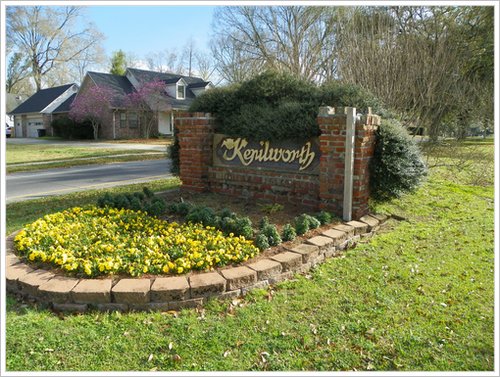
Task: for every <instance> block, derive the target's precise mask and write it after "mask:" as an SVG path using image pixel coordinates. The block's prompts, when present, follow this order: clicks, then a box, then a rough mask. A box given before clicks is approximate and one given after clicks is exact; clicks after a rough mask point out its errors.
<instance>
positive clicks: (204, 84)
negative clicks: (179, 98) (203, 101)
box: [188, 81, 210, 88]
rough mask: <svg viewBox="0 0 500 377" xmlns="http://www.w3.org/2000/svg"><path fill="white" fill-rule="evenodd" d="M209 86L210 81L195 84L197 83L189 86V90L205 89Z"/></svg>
mask: <svg viewBox="0 0 500 377" xmlns="http://www.w3.org/2000/svg"><path fill="white" fill-rule="evenodd" d="M209 84H210V82H209V81H200V82H195V83H192V84H189V85H188V88H204V87H206V86H207V85H209Z"/></svg>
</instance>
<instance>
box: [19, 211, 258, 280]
mask: <svg viewBox="0 0 500 377" xmlns="http://www.w3.org/2000/svg"><path fill="white" fill-rule="evenodd" d="M141 240H142V241H141ZM14 242H15V245H16V249H17V251H18V252H19V253H20V254H21V255H22V256H24V257H26V258H27V259H28V260H30V261H33V262H40V263H45V264H48V265H50V266H52V267H57V268H60V269H62V270H63V271H67V272H70V273H74V274H78V275H84V276H89V277H95V276H99V275H110V274H126V275H131V276H139V275H142V274H144V273H152V274H163V273H174V274H181V273H186V272H189V271H190V270H210V269H213V268H214V267H218V266H224V265H227V264H229V263H234V262H242V261H246V260H248V259H250V258H253V257H254V256H255V255H256V254H257V253H258V249H257V248H256V247H255V246H254V245H253V244H252V242H251V241H248V240H246V239H245V238H244V237H227V236H226V237H225V236H223V235H222V233H221V232H220V231H218V230H215V228H211V227H208V228H207V227H204V226H202V225H200V224H184V225H178V224H176V223H168V222H166V221H163V220H160V219H157V218H154V217H150V216H147V215H146V214H144V213H140V212H135V211H132V210H125V209H115V208H110V207H106V208H97V207H89V208H79V207H77V208H72V209H69V210H66V211H63V212H58V213H54V214H50V215H46V216H44V217H43V218H40V219H38V220H37V221H35V222H33V223H31V224H29V225H27V226H26V227H25V228H24V229H23V230H22V231H21V232H19V233H18V234H17V236H16V237H15V241H14ZM54 245H57V247H54Z"/></svg>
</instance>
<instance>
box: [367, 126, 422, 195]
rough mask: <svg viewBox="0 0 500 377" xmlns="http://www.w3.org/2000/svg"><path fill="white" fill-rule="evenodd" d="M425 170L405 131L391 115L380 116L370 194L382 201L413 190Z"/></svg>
mask: <svg viewBox="0 0 500 377" xmlns="http://www.w3.org/2000/svg"><path fill="white" fill-rule="evenodd" d="M426 172H427V168H426V166H425V163H424V161H423V159H422V156H421V154H420V150H419V149H418V147H417V145H416V144H415V142H414V141H413V140H412V139H411V137H410V136H409V135H408V132H407V131H406V130H405V129H404V128H403V126H402V125H401V124H400V123H399V122H398V121H396V120H394V119H390V120H383V121H382V124H381V125H380V127H379V128H378V130H377V141H376V144H375V153H374V155H373V159H372V161H371V164H370V190H371V195H372V197H373V198H374V199H376V200H381V201H383V200H388V199H391V198H394V197H399V196H401V195H402V194H403V193H405V192H409V191H412V190H413V189H415V188H416V187H417V186H418V185H419V184H420V182H421V181H422V179H423V177H424V176H425V175H426Z"/></svg>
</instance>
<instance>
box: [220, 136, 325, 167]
mask: <svg viewBox="0 0 500 377" xmlns="http://www.w3.org/2000/svg"><path fill="white" fill-rule="evenodd" d="M259 145H260V147H259V148H255V147H254V148H251V147H248V141H247V140H246V139H243V138H237V139H231V138H227V139H225V140H224V141H223V142H222V144H221V147H223V148H226V150H225V151H224V153H223V154H222V158H223V159H224V160H226V161H232V160H235V159H238V160H239V161H240V162H241V164H243V165H244V166H248V165H251V164H252V163H254V162H284V163H288V164H291V163H295V162H298V164H299V170H304V169H307V168H308V167H309V166H310V165H311V163H312V162H313V161H314V158H315V157H316V153H315V152H314V151H313V150H312V147H311V142H310V141H308V142H306V143H305V144H304V145H303V146H302V147H300V148H295V149H290V148H276V147H274V148H273V147H272V146H271V143H270V142H269V141H260V142H259Z"/></svg>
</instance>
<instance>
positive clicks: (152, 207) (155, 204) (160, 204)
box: [131, 197, 167, 216]
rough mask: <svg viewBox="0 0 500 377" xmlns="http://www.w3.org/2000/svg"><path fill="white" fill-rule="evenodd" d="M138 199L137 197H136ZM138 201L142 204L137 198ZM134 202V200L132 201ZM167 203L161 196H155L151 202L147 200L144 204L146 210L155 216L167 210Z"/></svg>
mask: <svg viewBox="0 0 500 377" xmlns="http://www.w3.org/2000/svg"><path fill="white" fill-rule="evenodd" d="M135 200H137V199H135ZM137 202H138V203H139V205H140V202H139V201H138V200H137ZM131 204H132V202H131ZM166 207H167V205H166V204H165V201H164V200H163V199H161V198H157V197H155V198H153V199H152V200H151V201H150V202H146V203H145V204H144V210H145V211H146V212H147V213H148V214H150V215H153V216H160V215H161V214H162V213H163V212H165V209H166Z"/></svg>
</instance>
